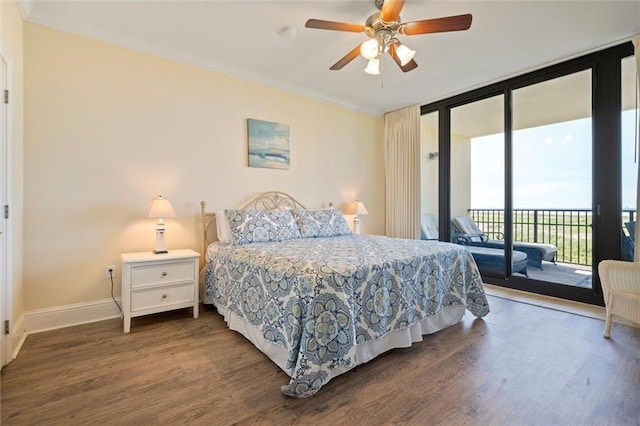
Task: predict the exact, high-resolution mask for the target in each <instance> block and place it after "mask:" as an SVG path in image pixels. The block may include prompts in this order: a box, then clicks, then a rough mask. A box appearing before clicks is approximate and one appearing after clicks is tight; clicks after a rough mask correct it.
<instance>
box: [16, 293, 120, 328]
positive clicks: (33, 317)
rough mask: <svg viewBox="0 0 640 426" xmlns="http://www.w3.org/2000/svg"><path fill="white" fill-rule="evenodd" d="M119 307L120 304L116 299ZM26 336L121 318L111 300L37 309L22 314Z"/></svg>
mask: <svg viewBox="0 0 640 426" xmlns="http://www.w3.org/2000/svg"><path fill="white" fill-rule="evenodd" d="M117 300H118V303H119V304H120V306H122V303H121V302H120V299H117ZM24 316H25V325H26V327H25V328H26V334H32V333H40V332H42V331H48V330H55V329H58V328H63V327H71V326H74V325H80V324H88V323H91V322H96V321H103V320H106V319H112V318H119V317H121V315H120V311H119V310H118V308H117V306H116V305H115V303H113V299H103V300H95V301H93V302H83V303H75V304H73V305H63V306H56V307H53V308H45V309H37V310H35V311H28V312H26V313H25V314H24Z"/></svg>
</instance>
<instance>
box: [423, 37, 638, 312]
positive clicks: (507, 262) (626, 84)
mask: <svg viewBox="0 0 640 426" xmlns="http://www.w3.org/2000/svg"><path fill="white" fill-rule="evenodd" d="M632 53H633V46H632V45H631V43H625V44H621V45H619V46H615V47H612V48H608V49H605V50H603V51H600V52H594V53H591V54H588V55H585V56H583V57H579V58H575V59H572V60H569V61H566V62H564V63H560V64H556V65H553V66H550V67H547V68H544V69H540V70H537V71H533V72H531V73H528V74H525V75H522V76H518V77H514V78H511V79H509V80H505V81H503V82H498V83H494V84H492V85H490V86H487V87H482V88H479V89H476V90H473V91H471V92H467V93H463V94H460V95H457V96H454V97H452V98H448V99H444V100H441V101H438V102H434V103H432V104H429V105H424V106H423V107H422V113H423V114H429V113H431V114H436V113H437V115H434V116H432V117H433V118H432V122H434V121H433V119H435V117H437V122H438V148H439V149H438V151H439V155H438V167H439V169H438V170H439V172H438V180H431V183H433V182H437V184H438V190H439V197H438V200H439V203H438V212H439V218H440V221H439V224H440V235H439V237H440V239H441V240H449V241H452V242H454V243H458V244H466V245H468V246H469V247H470V251H471V253H472V254H473V256H474V258H475V259H476V263H477V264H478V266H479V269H480V271H481V273H482V275H483V279H484V281H485V282H487V283H491V284H497V285H502V286H506V287H511V288H516V289H521V290H525V291H530V292H536V293H541V294H546V295H551V296H556V297H562V298H567V299H572V300H578V301H582V302H587V303H596V304H602V303H603V301H602V292H601V288H600V282H599V277H598V276H597V268H596V266H597V264H598V263H599V262H600V261H601V260H603V259H616V258H618V259H620V258H622V259H627V260H630V259H631V258H632V256H633V250H634V247H635V243H636V242H635V241H634V239H635V235H634V227H635V223H636V219H637V212H636V210H635V199H636V185H637V184H636V179H637V173H638V163H637V158H638V156H639V153H638V151H637V148H635V147H634V140H635V138H636V133H637V132H638V131H637V130H636V129H637V128H638V122H637V120H638V107H637V100H636V96H637V95H636V87H637V83H636V81H635V64H634V58H633V57H632V56H630V55H632ZM429 143H431V144H433V140H431V141H430V142H429ZM431 146H433V145H431ZM423 155H425V153H423ZM434 156H435V155H434ZM432 159H433V157H432ZM425 161H426V160H425ZM429 165H430V166H435V164H434V163H429ZM424 176H425V175H423V185H424V184H425V182H424V179H425V177H424ZM429 185H430V184H429ZM430 191H431V195H433V192H432V191H433V187H432V186H431V190H430ZM432 207H433V203H431V205H430V207H429V208H432ZM423 210H424V209H423Z"/></svg>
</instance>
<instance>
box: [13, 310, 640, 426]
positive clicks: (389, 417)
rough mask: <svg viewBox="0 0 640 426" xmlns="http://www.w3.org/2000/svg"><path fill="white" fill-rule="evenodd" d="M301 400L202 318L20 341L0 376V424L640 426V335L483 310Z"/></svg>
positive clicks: (216, 319) (152, 320)
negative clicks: (478, 315) (482, 314)
mask: <svg viewBox="0 0 640 426" xmlns="http://www.w3.org/2000/svg"><path fill="white" fill-rule="evenodd" d="M490 305H491V308H492V313H491V314H489V315H488V316H487V317H486V318H485V319H484V320H476V319H475V318H474V317H473V316H471V315H469V314H467V315H466V316H465V318H464V320H463V321H462V322H461V323H460V324H458V325H456V326H453V327H450V328H448V329H446V330H443V331H441V332H438V333H436V334H434V335H431V336H426V337H425V340H424V342H421V343H418V344H415V345H414V346H413V347H411V348H408V349H400V350H394V351H391V352H389V353H387V354H386V355H384V356H382V357H380V358H378V359H376V360H374V361H372V362H370V363H368V364H365V365H362V366H359V367H357V368H356V369H354V370H352V371H350V372H348V373H346V374H343V375H342V376H339V377H337V378H335V379H333V380H332V381H331V382H329V383H328V384H327V385H326V386H325V387H323V388H322V389H321V390H320V392H319V393H318V394H316V395H315V396H314V397H312V398H309V399H303V400H297V399H292V398H288V397H285V396H283V395H282V394H281V393H280V386H282V385H284V384H285V383H287V382H288V378H287V376H286V375H285V374H284V373H282V372H281V371H280V370H279V369H278V367H276V366H275V365H274V364H272V363H271V362H270V361H269V360H268V359H267V358H266V357H265V356H264V355H262V354H261V353H260V352H259V351H258V350H257V349H255V348H254V347H253V346H252V345H251V344H250V343H248V342H247V341H246V340H245V339H244V338H243V337H242V336H240V335H238V334H237V333H235V332H232V331H229V330H228V329H227V328H226V327H225V325H224V321H223V320H222V318H221V317H220V316H219V315H218V314H217V313H216V312H212V311H206V310H205V311H204V312H202V314H201V316H200V318H199V319H197V320H194V319H193V318H191V317H190V315H191V313H190V311H189V310H183V311H176V312H174V313H167V314H159V315H154V316H149V317H142V318H136V319H134V321H133V326H132V331H131V333H130V334H123V333H122V323H121V321H119V320H110V321H103V322H100V323H95V324H89V325H82V326H77V327H72V328H66V329H62V330H56V331H50V332H46V333H40V334H35V335H31V336H29V337H28V338H27V341H26V343H25V345H24V347H23V348H22V351H21V352H20V355H19V356H18V358H17V359H16V360H15V361H13V362H12V363H11V364H9V365H8V366H6V367H5V368H4V369H3V371H2V382H1V386H2V389H1V403H2V405H1V410H2V418H1V420H2V424H3V425H14V424H20V425H23V424H30V425H32V424H136V425H146V424H163V425H167V424H181V423H190V424H216V425H223V424H231V423H245V424H246V423H252V424H280V425H282V424H452V425H464V424H469V425H480V424H481V425H522V424H527V425H528V424H533V425H550V424H570V425H576V424H607V425H637V424H640V330H638V329H634V328H630V327H625V326H621V325H618V324H614V326H613V331H612V339H611V340H606V339H604V338H603V337H602V328H603V323H602V321H599V320H595V319H591V318H586V317H581V316H577V315H573V314H568V313H564V312H559V311H555V310H550V309H545V308H539V307H536V306H531V305H528V304H523V303H517V302H512V301H508V300H505V299H501V298H497V297H490Z"/></svg>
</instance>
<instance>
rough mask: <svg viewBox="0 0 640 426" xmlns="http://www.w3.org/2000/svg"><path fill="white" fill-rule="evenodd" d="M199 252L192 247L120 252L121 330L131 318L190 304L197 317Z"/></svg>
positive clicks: (186, 306) (129, 324) (125, 330)
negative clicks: (158, 250)
mask: <svg viewBox="0 0 640 426" xmlns="http://www.w3.org/2000/svg"><path fill="white" fill-rule="evenodd" d="M199 260H200V255H199V254H198V253H197V252H195V251H193V250H170V251H169V253H163V254H153V253H152V252H142V253H124V254H123V255H122V311H123V314H124V332H125V333H128V332H129V330H130V329H131V318H133V317H139V316H141V315H148V314H154V313H156V312H164V311H170V310H172V309H180V308H188V307H191V306H193V317H194V318H198V303H199V300H198V296H199V295H198V272H199V271H198V267H199Z"/></svg>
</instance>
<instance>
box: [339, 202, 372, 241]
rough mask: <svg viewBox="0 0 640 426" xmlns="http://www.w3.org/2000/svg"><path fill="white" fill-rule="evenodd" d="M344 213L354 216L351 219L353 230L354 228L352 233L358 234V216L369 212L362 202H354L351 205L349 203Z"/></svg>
mask: <svg viewBox="0 0 640 426" xmlns="http://www.w3.org/2000/svg"><path fill="white" fill-rule="evenodd" d="M345 213H346V214H353V215H355V216H354V217H353V228H354V232H355V233H356V234H359V233H360V218H359V217H358V215H365V214H369V212H368V211H367V208H366V207H365V206H364V203H363V202H362V201H358V200H355V201H354V202H353V203H350V204H349V205H348V206H347V211H346V212H345Z"/></svg>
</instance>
